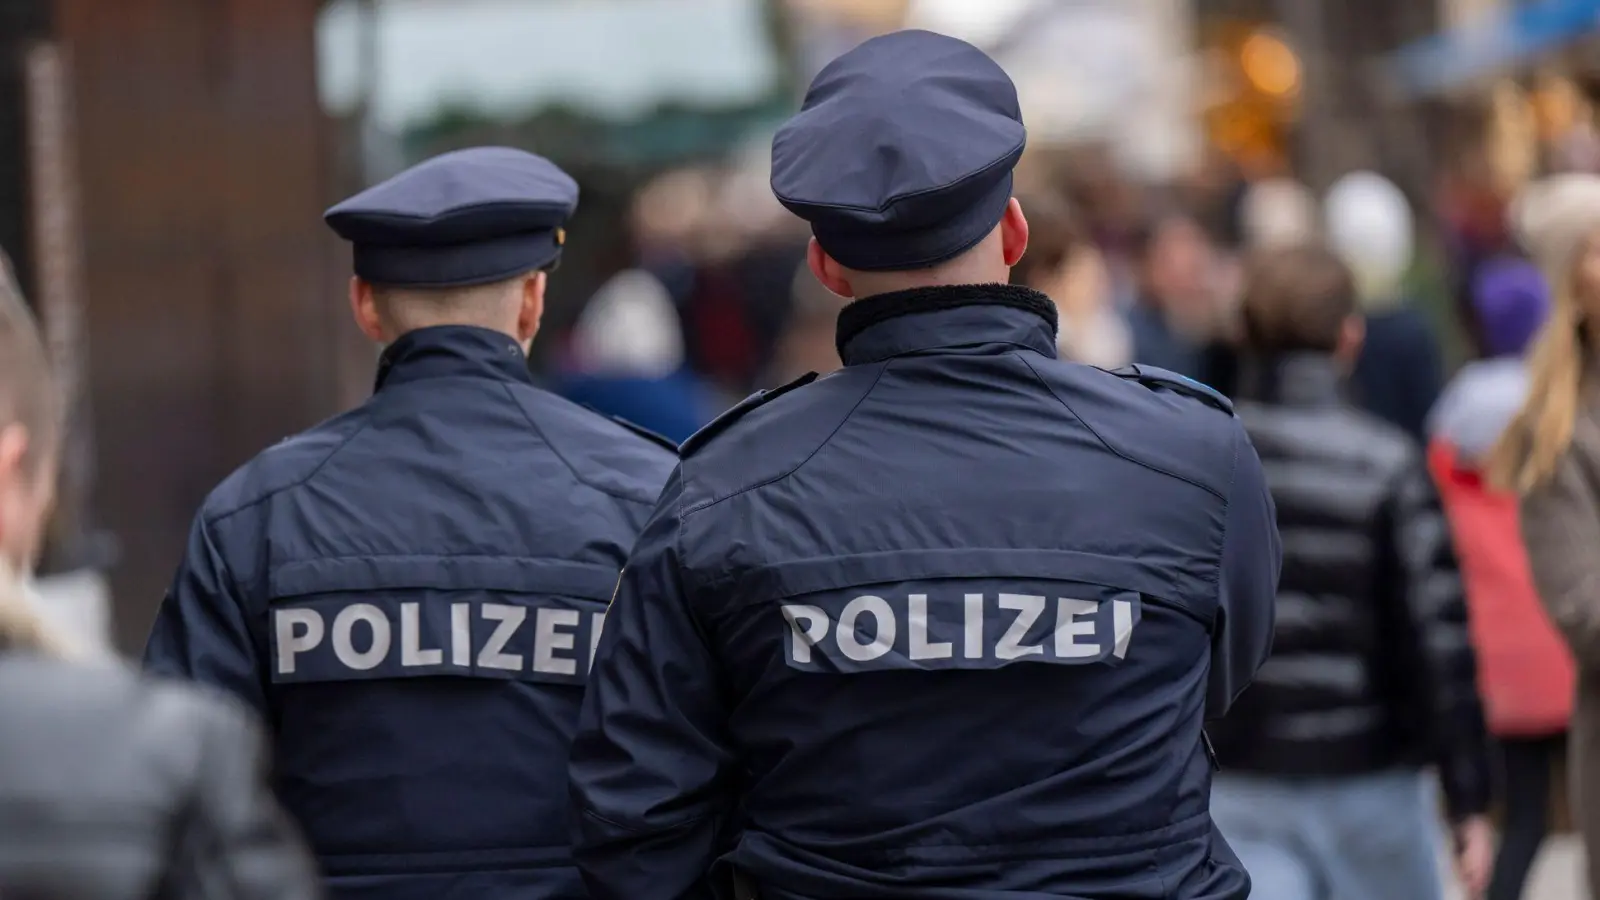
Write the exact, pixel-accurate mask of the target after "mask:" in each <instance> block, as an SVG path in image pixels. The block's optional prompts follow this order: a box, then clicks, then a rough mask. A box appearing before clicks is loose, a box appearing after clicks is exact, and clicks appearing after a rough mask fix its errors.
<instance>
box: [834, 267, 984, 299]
mask: <svg viewBox="0 0 1600 900" xmlns="http://www.w3.org/2000/svg"><path fill="white" fill-rule="evenodd" d="M1010 280H1011V270H1010V269H1007V268H1005V267H1003V266H1001V267H995V266H983V265H970V266H951V267H948V268H938V269H913V270H911V271H909V272H856V273H854V274H853V275H851V277H850V289H851V291H852V292H853V293H854V294H855V297H856V299H858V300H864V299H866V298H868V297H877V296H880V295H882V294H894V293H898V292H900V291H910V290H916V289H918V288H942V287H958V286H961V285H968V284H1005V283H1006V282H1008V281H1010Z"/></svg>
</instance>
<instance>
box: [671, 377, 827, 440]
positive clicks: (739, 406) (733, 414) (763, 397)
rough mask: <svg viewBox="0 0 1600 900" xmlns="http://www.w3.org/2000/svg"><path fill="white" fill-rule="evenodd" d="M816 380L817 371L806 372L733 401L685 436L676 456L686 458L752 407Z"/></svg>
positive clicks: (768, 401)
mask: <svg viewBox="0 0 1600 900" xmlns="http://www.w3.org/2000/svg"><path fill="white" fill-rule="evenodd" d="M816 380H817V373H815V372H807V373H806V374H804V375H801V376H800V377H799V378H796V379H795V380H793V381H791V382H789V383H788V384H783V385H779V386H778V387H775V388H772V389H770V390H765V391H756V392H755V393H754V394H751V395H750V396H748V397H746V398H744V399H743V400H740V401H739V402H738V403H735V404H734V405H733V406H732V407H730V408H729V409H728V410H727V411H726V412H724V413H723V414H722V415H720V416H717V417H716V418H715V419H712V420H711V421H710V422H707V423H706V425H705V427H704V428H701V429H700V430H699V431H696V432H695V433H694V434H691V435H689V436H688V437H687V438H685V439H684V441H683V443H682V444H679V445H678V456H680V457H682V458H684V459H688V458H689V455H690V454H692V453H694V452H695V451H696V450H699V449H700V448H701V447H704V446H705V445H706V444H708V443H710V441H711V439H712V438H714V437H716V436H717V435H719V434H721V433H722V432H724V431H726V430H727V428H728V426H729V425H732V424H733V423H734V422H737V421H739V420H740V419H741V418H743V417H744V415H745V414H746V413H748V412H750V411H751V410H752V409H755V408H756V407H758V406H762V405H763V404H766V403H770V402H772V401H773V400H775V399H777V398H778V397H781V396H782V395H784V394H787V393H789V392H790V391H792V390H794V389H795V388H802V387H805V386H806V385H808V384H810V383H811V382H813V381H816Z"/></svg>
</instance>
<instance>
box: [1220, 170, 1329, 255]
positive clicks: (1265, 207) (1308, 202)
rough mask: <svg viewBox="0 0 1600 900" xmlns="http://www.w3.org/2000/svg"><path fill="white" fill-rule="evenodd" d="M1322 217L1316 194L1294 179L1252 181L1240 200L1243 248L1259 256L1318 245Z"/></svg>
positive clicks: (1281, 178) (1248, 252) (1246, 251)
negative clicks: (1308, 245)
mask: <svg viewBox="0 0 1600 900" xmlns="http://www.w3.org/2000/svg"><path fill="white" fill-rule="evenodd" d="M1320 218H1321V214H1320V212H1319V210H1318V209H1317V198H1316V195H1314V194H1313V193H1311V189H1310V188H1308V187H1306V186H1305V185H1303V184H1301V183H1300V182H1298V181H1296V180H1294V179H1293V178H1287V177H1278V178H1263V179H1262V180H1260V181H1255V182H1251V183H1250V184H1249V186H1247V187H1246V188H1245V190H1244V193H1243V194H1242V195H1241V197H1240V199H1239V220H1240V221H1239V229H1240V232H1241V234H1240V237H1241V238H1242V246H1241V249H1242V250H1243V251H1244V252H1245V253H1246V254H1248V255H1252V256H1259V255H1262V254H1266V253H1270V252H1273V251H1275V250H1286V249H1290V248H1294V247H1303V246H1306V245H1307V244H1312V243H1315V242H1316V241H1317V240H1319V239H1320V238H1321V231H1322V223H1321V222H1320V221H1319V220H1320Z"/></svg>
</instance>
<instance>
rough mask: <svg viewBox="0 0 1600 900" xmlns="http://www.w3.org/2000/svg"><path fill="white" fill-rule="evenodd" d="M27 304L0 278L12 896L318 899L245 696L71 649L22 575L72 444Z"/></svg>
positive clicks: (4, 791)
mask: <svg viewBox="0 0 1600 900" xmlns="http://www.w3.org/2000/svg"><path fill="white" fill-rule="evenodd" d="M55 396H56V388H55V386H54V383H53V379H52V378H51V376H50V373H49V366H48V364H47V362H46V359H45V353H44V348H43V346H42V344H41V342H40V340H39V335H38V333H37V331H36V329H35V328H34V325H33V322H32V319H31V317H30V316H29V315H28V313H27V310H26V309H25V308H23V307H22V305H21V304H20V303H19V302H17V298H16V297H15V296H14V295H12V294H11V293H10V292H9V291H7V290H5V289H4V288H3V287H0V897H5V898H7V900H21V898H36V900H44V898H72V900H135V898H140V900H310V898H314V897H317V896H319V895H320V891H319V888H318V883H317V878H316V872H315V868H314V865H313V863H312V860H311V857H310V855H309V853H308V852H307V851H306V850H305V848H304V846H303V845H302V843H301V842H300V840H299V838H298V837H297V836H296V834H295V832H294V830H293V828H292V826H291V825H290V824H289V822H288V819H287V817H285V816H284V815H283V813H282V812H281V811H280V810H279V808H278V805H277V803H276V801H275V800H274V799H273V797H272V792H271V790H270V789H269V788H268V785H267V780H266V777H265V769H266V753H265V747H264V744H263V740H262V733H261V729H260V727H259V725H258V724H257V723H256V720H255V717H254V716H253V715H251V714H250V713H249V712H248V711H247V710H246V709H245V708H244V706H243V705H242V704H238V703H233V702H230V701H228V700H226V699H225V698H222V697H211V696H207V695H205V694H203V693H201V692H200V691H197V690H194V689H192V688H189V687H186V686H182V685H178V684H165V683H161V682H159V681H157V680H155V679H149V678H142V677H140V676H138V675H136V674H135V673H133V672H131V671H129V670H127V669H125V668H122V667H120V666H89V665H84V664H82V663H80V662H78V661H75V660H73V659H69V658H67V657H70V656H72V654H73V651H72V649H71V645H70V644H68V643H66V642H65V641H64V640H63V636H62V635H60V634H58V633H55V632H52V631H51V630H50V629H49V627H48V626H46V625H45V624H44V623H43V622H42V621H41V619H40V618H39V616H38V615H37V614H36V610H35V609H34V608H33V607H32V606H31V605H30V603H29V601H28V598H27V596H26V595H25V591H24V588H23V581H22V579H21V578H20V577H19V573H20V572H22V571H23V570H25V569H26V568H27V567H28V566H29V564H31V563H32V562H33V560H34V559H35V558H36V557H37V555H38V549H39V544H40V538H41V534H42V532H43V530H44V529H43V526H44V520H45V517H46V513H47V511H48V510H49V508H50V505H51V496H52V494H53V493H54V489H55V484H54V483H55V473H56V470H57V461H58V457H59V451H60V446H61V423H60V417H59V410H58V408H57V407H58V404H57V403H56V402H55V400H54V398H55Z"/></svg>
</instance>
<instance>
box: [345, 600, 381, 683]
mask: <svg viewBox="0 0 1600 900" xmlns="http://www.w3.org/2000/svg"><path fill="white" fill-rule="evenodd" d="M357 622H365V623H367V627H368V628H370V629H372V643H371V644H369V645H368V646H367V649H366V650H364V651H360V652H357V650H356V645H355V641H353V640H352V639H351V632H352V631H353V630H354V629H355V626H356V623H357ZM389 638H390V635H389V620H388V619H387V618H385V617H384V615H383V611H382V610H380V609H378V608H377V607H376V606H373V605H372V604H371V603H353V604H351V605H349V606H346V607H345V608H344V609H341V610H339V614H338V615H337V616H334V618H333V655H334V656H336V657H338V658H339V662H341V663H344V664H345V665H346V666H348V667H350V668H352V669H355V670H357V671H362V672H364V671H366V670H368V669H375V668H377V667H378V665H379V664H380V663H382V662H383V660H384V657H386V656H388V655H389Z"/></svg>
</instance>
